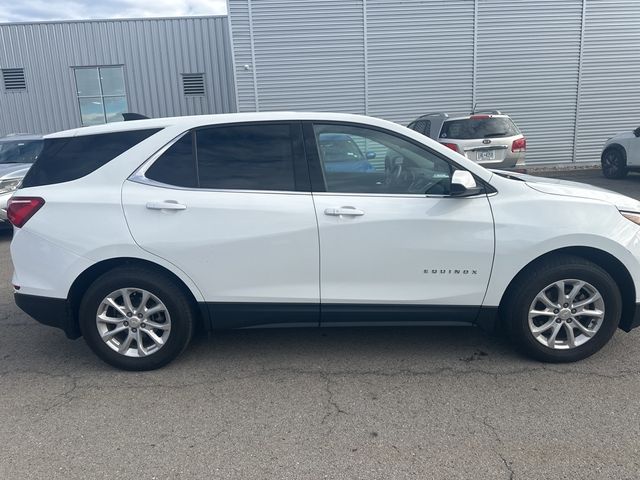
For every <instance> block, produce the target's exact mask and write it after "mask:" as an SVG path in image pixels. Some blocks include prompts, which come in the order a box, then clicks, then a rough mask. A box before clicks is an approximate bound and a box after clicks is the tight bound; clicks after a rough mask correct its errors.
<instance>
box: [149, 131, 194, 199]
mask: <svg viewBox="0 0 640 480" xmlns="http://www.w3.org/2000/svg"><path fill="white" fill-rule="evenodd" d="M145 176H146V177H147V178H149V179H151V180H155V181H156V182H160V183H165V184H167V185H175V186H177V187H188V188H193V187H197V186H198V174H197V172H196V162H195V159H194V157H193V133H191V132H189V133H187V134H186V135H185V136H183V137H182V138H181V139H180V140H178V141H177V142H176V143H174V144H173V145H171V146H170V147H169V148H168V149H167V150H166V151H165V152H164V153H163V154H162V155H161V156H160V157H159V158H158V159H157V160H156V161H155V162H153V165H151V167H149V169H148V170H147V172H146V173H145Z"/></svg>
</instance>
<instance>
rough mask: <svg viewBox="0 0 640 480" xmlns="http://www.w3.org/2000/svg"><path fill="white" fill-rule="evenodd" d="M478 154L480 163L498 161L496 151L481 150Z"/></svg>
mask: <svg viewBox="0 0 640 480" xmlns="http://www.w3.org/2000/svg"><path fill="white" fill-rule="evenodd" d="M477 153H478V161H479V162H482V161H487V160H495V159H496V151H495V150H480V151H478V152H477Z"/></svg>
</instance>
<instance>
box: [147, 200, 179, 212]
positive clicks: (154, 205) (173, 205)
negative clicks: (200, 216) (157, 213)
mask: <svg viewBox="0 0 640 480" xmlns="http://www.w3.org/2000/svg"><path fill="white" fill-rule="evenodd" d="M147 208H148V209H149V210H186V209H187V206H186V205H183V204H181V203H178V202H176V201H175V200H165V201H164V202H149V203H147Z"/></svg>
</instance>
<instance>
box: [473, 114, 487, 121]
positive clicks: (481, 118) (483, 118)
mask: <svg viewBox="0 0 640 480" xmlns="http://www.w3.org/2000/svg"><path fill="white" fill-rule="evenodd" d="M469 118H470V119H471V120H485V119H487V118H491V115H471V116H470V117H469Z"/></svg>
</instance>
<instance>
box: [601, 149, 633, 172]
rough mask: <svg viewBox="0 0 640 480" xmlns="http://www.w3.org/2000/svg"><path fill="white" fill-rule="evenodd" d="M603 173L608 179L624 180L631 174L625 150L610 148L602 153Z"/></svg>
mask: <svg viewBox="0 0 640 480" xmlns="http://www.w3.org/2000/svg"><path fill="white" fill-rule="evenodd" d="M601 163H602V173H603V174H604V176H605V177H607V178H616V179H620V178H624V177H626V176H627V174H628V173H629V169H628V168H627V159H626V155H625V153H624V150H622V149H621V148H615V147H610V148H607V149H606V150H605V151H604V152H602V158H601Z"/></svg>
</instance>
